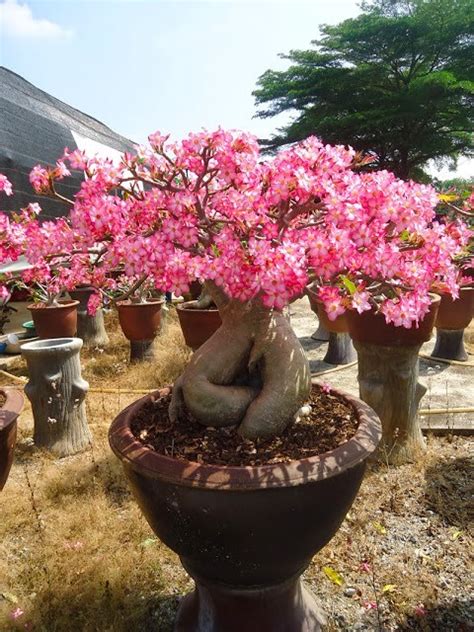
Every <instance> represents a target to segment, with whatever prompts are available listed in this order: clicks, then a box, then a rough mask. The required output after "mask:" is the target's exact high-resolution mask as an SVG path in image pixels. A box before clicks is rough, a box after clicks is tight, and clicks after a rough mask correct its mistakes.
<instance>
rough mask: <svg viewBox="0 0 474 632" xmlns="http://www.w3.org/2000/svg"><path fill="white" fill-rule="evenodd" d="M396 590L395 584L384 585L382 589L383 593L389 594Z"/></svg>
mask: <svg viewBox="0 0 474 632" xmlns="http://www.w3.org/2000/svg"><path fill="white" fill-rule="evenodd" d="M396 588H397V584H385V586H384V587H383V588H382V592H383V593H391V592H393V591H394V590H395V589H396Z"/></svg>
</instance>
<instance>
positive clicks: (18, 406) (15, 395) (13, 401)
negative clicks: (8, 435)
mask: <svg viewBox="0 0 474 632" xmlns="http://www.w3.org/2000/svg"><path fill="white" fill-rule="evenodd" d="M0 393H3V395H5V397H6V401H5V403H4V404H3V406H2V407H1V408H0V430H3V429H5V428H7V427H8V426H10V425H11V424H12V423H13V422H15V421H16V419H17V417H18V415H19V414H20V413H21V411H22V409H23V404H24V402H25V398H24V396H23V393H21V392H20V391H19V390H18V389H17V388H15V387H12V386H2V387H0Z"/></svg>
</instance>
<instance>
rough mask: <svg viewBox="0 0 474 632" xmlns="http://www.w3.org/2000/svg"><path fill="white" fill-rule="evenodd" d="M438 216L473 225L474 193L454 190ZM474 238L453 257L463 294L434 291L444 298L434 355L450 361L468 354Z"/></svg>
mask: <svg viewBox="0 0 474 632" xmlns="http://www.w3.org/2000/svg"><path fill="white" fill-rule="evenodd" d="M439 198H440V205H439V206H438V209H437V211H438V213H439V214H441V216H442V218H443V221H446V219H447V220H448V221H449V220H451V221H452V220H453V219H454V218H456V217H458V216H462V217H464V218H465V219H466V221H467V222H468V223H469V224H470V225H471V226H472V225H473V223H474V210H473V208H474V193H473V192H472V189H471V191H464V190H463V191H455V190H450V191H446V192H443V193H441V194H440V195H439ZM473 253H474V239H471V240H470V241H469V242H468V243H467V244H466V247H465V248H464V250H463V251H462V252H460V253H458V254H457V255H456V256H454V257H453V263H454V264H455V265H456V267H457V269H458V277H459V278H458V283H459V286H460V289H459V295H458V296H457V297H453V296H451V295H450V294H449V293H448V292H446V288H445V287H443V285H442V284H437V285H436V286H435V287H434V288H433V289H434V291H437V292H439V294H440V295H441V303H440V306H439V310H438V315H437V318H436V323H435V324H436V344H435V346H434V349H433V352H432V356H433V357H436V358H442V359H446V360H458V361H461V362H465V361H466V360H468V354H467V352H466V349H465V347H464V329H465V328H466V327H467V326H468V325H469V323H470V322H471V320H472V317H473V315H474V279H473Z"/></svg>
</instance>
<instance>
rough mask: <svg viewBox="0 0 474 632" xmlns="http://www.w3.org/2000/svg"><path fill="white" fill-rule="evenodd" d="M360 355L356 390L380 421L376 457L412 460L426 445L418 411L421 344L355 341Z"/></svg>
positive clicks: (421, 390)
mask: <svg viewBox="0 0 474 632" xmlns="http://www.w3.org/2000/svg"><path fill="white" fill-rule="evenodd" d="M354 345H355V348H356V349H357V354H358V357H359V376H358V377H359V393H360V397H361V399H363V400H364V402H366V403H367V404H369V406H370V407H371V408H373V409H374V410H375V412H376V413H377V415H378V416H379V417H380V421H381V422H382V432H383V434H382V441H381V442H380V445H379V448H378V457H379V458H380V459H381V460H383V461H388V462H389V463H393V464H399V463H406V462H409V461H412V460H413V459H414V458H415V457H416V455H417V453H418V452H419V451H420V450H423V449H424V448H425V441H424V439H423V435H422V433H421V428H420V424H419V422H418V417H417V412H418V406H419V403H420V399H421V398H422V397H423V395H424V394H425V393H426V387H424V386H423V385H422V384H420V383H419V382H418V352H419V350H420V347H421V345H413V346H406V347H401V346H397V347H390V346H385V345H376V344H370V343H366V342H357V341H354Z"/></svg>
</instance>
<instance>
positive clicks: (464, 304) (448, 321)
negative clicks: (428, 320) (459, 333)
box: [436, 287, 474, 330]
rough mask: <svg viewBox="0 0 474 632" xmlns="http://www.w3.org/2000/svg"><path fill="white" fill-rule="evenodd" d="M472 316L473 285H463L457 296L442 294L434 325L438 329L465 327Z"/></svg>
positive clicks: (473, 310) (473, 303) (473, 311)
mask: <svg viewBox="0 0 474 632" xmlns="http://www.w3.org/2000/svg"><path fill="white" fill-rule="evenodd" d="M473 316H474V287H463V288H461V289H460V291H459V298H458V299H457V300H454V299H453V298H452V297H451V295H449V294H443V295H442V296H441V303H440V306H439V310H438V316H437V318H436V327H439V328H440V329H447V330H455V329H465V328H466V327H467V326H468V325H469V323H470V322H471V320H472V317H473Z"/></svg>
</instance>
